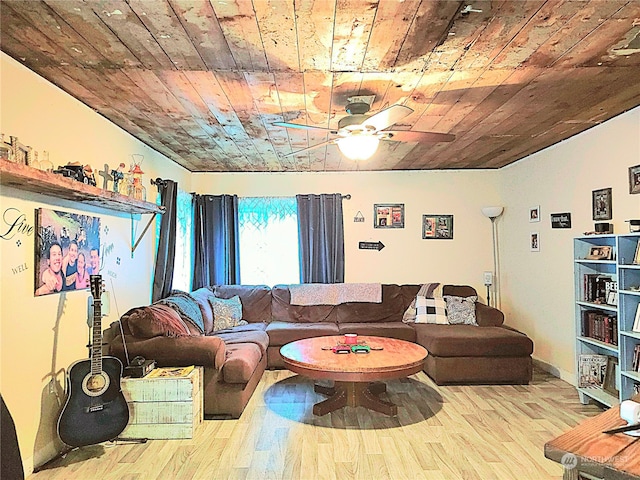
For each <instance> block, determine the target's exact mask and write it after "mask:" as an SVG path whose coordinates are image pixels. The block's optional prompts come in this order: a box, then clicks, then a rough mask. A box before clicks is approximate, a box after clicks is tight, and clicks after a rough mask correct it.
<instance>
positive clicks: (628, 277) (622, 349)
mask: <svg viewBox="0 0 640 480" xmlns="http://www.w3.org/2000/svg"><path fill="white" fill-rule="evenodd" d="M638 242H640V233H628V234H621V235H613V234H612V235H592V236H583V237H577V238H575V239H574V243H573V247H574V277H575V327H576V371H577V372H578V376H580V357H581V356H582V355H604V356H608V357H612V358H615V359H617V363H618V367H617V368H616V369H615V388H616V389H617V390H618V392H619V393H618V395H615V394H614V392H612V391H611V389H609V391H605V390H604V389H602V388H598V387H586V388H585V387H581V386H580V385H579V386H578V394H579V396H580V401H581V402H582V403H585V404H586V403H589V401H591V400H595V401H596V402H598V403H601V404H603V405H606V406H612V405H615V404H617V403H619V402H621V401H622V400H626V399H629V398H631V397H632V396H633V395H634V394H635V393H637V392H636V391H635V389H636V388H639V387H638V385H639V384H640V372H638V371H637V367H636V368H635V369H634V368H633V367H634V355H635V352H636V351H637V349H639V348H640V347H638V345H640V333H639V332H633V331H632V326H633V323H634V320H635V316H636V311H637V309H638V308H639V307H638V304H640V291H639V290H638V289H639V288H640V265H637V264H634V258H635V255H636V249H637V248H638ZM602 247H604V250H603V248H602ZM594 249H598V250H601V251H608V250H609V249H610V250H611V252H612V255H611V257H610V258H604V259H603V258H588V257H589V256H590V254H591V253H593V251H594ZM611 293H613V295H611Z"/></svg>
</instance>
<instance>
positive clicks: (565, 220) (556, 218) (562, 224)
mask: <svg viewBox="0 0 640 480" xmlns="http://www.w3.org/2000/svg"><path fill="white" fill-rule="evenodd" d="M551 228H571V213H569V212H565V213H552V214H551Z"/></svg>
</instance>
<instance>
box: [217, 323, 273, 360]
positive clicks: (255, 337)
mask: <svg viewBox="0 0 640 480" xmlns="http://www.w3.org/2000/svg"><path fill="white" fill-rule="evenodd" d="M242 328H243V327H236V328H231V329H228V330H221V331H220V332H216V333H215V334H213V335H210V336H212V337H218V338H220V339H222V341H224V343H225V345H237V344H239V343H253V344H254V345H256V346H258V348H259V349H260V351H261V352H262V353H263V354H264V353H265V352H266V351H267V347H268V346H269V336H268V335H267V334H266V333H265V332H264V331H262V330H258V329H256V330H236V329H242Z"/></svg>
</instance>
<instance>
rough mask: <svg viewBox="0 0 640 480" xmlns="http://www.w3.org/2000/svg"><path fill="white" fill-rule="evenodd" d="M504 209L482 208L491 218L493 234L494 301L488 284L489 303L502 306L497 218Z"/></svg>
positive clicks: (497, 306)
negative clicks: (500, 301)
mask: <svg viewBox="0 0 640 480" xmlns="http://www.w3.org/2000/svg"><path fill="white" fill-rule="evenodd" d="M503 211H504V207H484V208H482V214H483V215H484V216H485V217H487V218H488V219H490V220H491V231H492V234H493V288H494V290H493V291H494V295H493V296H494V301H493V303H494V304H493V305H491V300H490V298H489V285H487V303H489V305H490V306H493V307H496V308H500V304H499V303H498V299H499V297H500V287H499V285H498V282H499V280H498V277H499V276H500V272H499V271H498V243H497V237H498V231H497V228H496V218H498V217H499V216H500V215H502V212H503Z"/></svg>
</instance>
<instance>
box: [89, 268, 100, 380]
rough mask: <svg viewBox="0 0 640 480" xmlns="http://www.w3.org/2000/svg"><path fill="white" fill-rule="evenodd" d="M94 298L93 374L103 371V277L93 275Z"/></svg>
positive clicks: (92, 292) (92, 293)
mask: <svg viewBox="0 0 640 480" xmlns="http://www.w3.org/2000/svg"><path fill="white" fill-rule="evenodd" d="M91 295H92V296H93V332H92V337H91V373H92V374H94V375H95V374H98V373H100V372H101V371H102V300H101V296H102V276H101V275H91Z"/></svg>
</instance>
